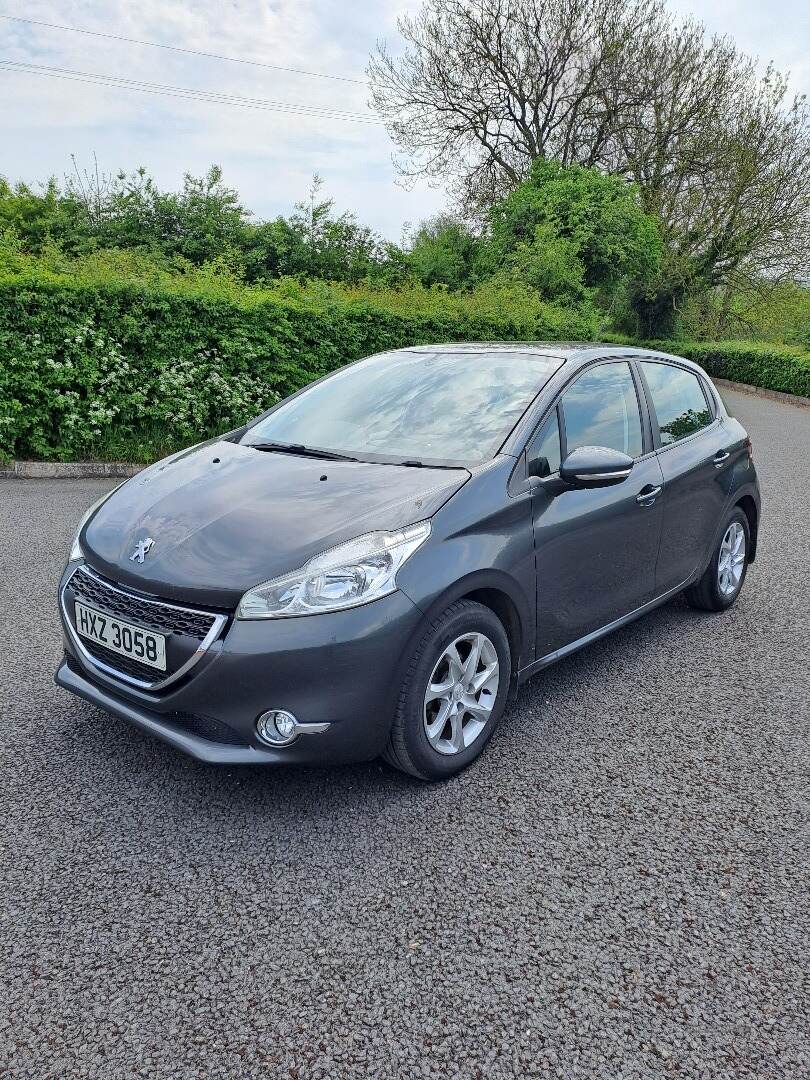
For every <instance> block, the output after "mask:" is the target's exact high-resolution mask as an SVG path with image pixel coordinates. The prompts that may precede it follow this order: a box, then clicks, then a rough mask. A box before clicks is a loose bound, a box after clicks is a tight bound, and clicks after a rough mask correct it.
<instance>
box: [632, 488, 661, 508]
mask: <svg viewBox="0 0 810 1080" xmlns="http://www.w3.org/2000/svg"><path fill="white" fill-rule="evenodd" d="M662 490H663V485H661V484H657V485H655V486H653V485H652V484H647V486H646V487H643V488H642V489H641V491H640V492H639V493H638V495H636V502H637V503H638V505H639V506H652V504H653V503H654V502H655V500H656V499H657V498H658V496H659V495H660V494H661V492H662Z"/></svg>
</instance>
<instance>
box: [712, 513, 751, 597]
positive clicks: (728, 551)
mask: <svg viewBox="0 0 810 1080" xmlns="http://www.w3.org/2000/svg"><path fill="white" fill-rule="evenodd" d="M744 566H745V531H744V529H743V527H742V525H741V524H740V523H739V521H732V523H731V524H730V525H729V527H728V528H727V529H726V532H725V536H724V537H723V541H722V543H721V544H720V555H719V557H718V560H717V586H718V588H719V589H720V592H721V594H722V595H723V596H733V595H734V593H735V592H736V591H737V589H738V588H739V587H740V581H741V580H742V575H743V568H744Z"/></svg>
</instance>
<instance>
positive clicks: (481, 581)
mask: <svg viewBox="0 0 810 1080" xmlns="http://www.w3.org/2000/svg"><path fill="white" fill-rule="evenodd" d="M458 600H472V601H475V602H476V603H479V604H482V605H483V606H484V607H488V608H489V609H490V611H492V612H494V613H495V615H497V616H498V618H499V619H500V620H501V622H502V623H503V626H504V629H505V630H506V636H507V638H508V639H509V649H510V652H511V654H512V656H511V659H512V678H513V680H514V679H516V676H517V672H518V670H519V669H520V667H521V666H524V665H525V664H527V663H530V661H531V659H532V658H533V657H531V656H528V655H527V654H528V653H529V652H530V651H531V650H533V648H534V634H533V632H532V631H533V628H532V624H531V618H532V615H531V611H530V609H529V605H528V603H527V601H526V598H525V597H523V596H522V595H521V590H520V587H519V586H518V584H517V583H516V582H514V581H513V580H512V579H511V578H510V577H509V576H508V575H506V574H502V573H498V572H497V571H480V572H478V573H473V574H470V575H468V576H467V577H464V578H461V579H460V580H458V581H456V582H455V583H454V584H453V585H452V586H450V587H449V588H447V589H445V590H444V591H443V592H441V593H439V595H438V596H436V597H435V598H434V600H433V601H432V602H431V604H430V605H429V607H428V608H427V609H423V610H424V615H425V622H430V621H431V620H432V619H435V618H436V617H437V616H438V615H440V614H441V613H442V612H443V611H444V610H445V608H448V607H450V605H451V604H454V603H456V602H457V601H458Z"/></svg>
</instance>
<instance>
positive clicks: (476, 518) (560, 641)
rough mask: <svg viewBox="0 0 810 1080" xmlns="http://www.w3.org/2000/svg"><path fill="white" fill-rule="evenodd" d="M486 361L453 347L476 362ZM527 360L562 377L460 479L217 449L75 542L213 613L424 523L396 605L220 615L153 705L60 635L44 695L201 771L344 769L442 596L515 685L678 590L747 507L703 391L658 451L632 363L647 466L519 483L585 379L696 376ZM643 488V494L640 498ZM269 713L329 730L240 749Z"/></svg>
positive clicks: (591, 351) (211, 447)
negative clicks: (426, 533) (78, 703)
mask: <svg viewBox="0 0 810 1080" xmlns="http://www.w3.org/2000/svg"><path fill="white" fill-rule="evenodd" d="M491 347H492V346H487V345H480V346H477V347H471V346H466V347H465V351H467V352H470V351H477V352H480V353H482V354H484V356H485V354H486V351H487V349H488V348H491ZM529 347H531V346H527V348H529ZM446 348H448V349H452V348H453V346H446ZM512 348H514V346H512ZM537 348H538V349H539V350H540V351H543V352H545V353H547V354H550V355H556V356H559V357H560V358H561V359H562V360H564V363H562V364H561V366H560V368H559V369H558V370H557V372H556V373H555V374H554V375H553V376H552V378H551V379H550V380H549V382H548V383H547V385H546V386H545V388H544V389H543V390H542V391H541V392H540V393H539V395H538V397H537V398H536V399H535V401H534V402H533V403H532V405H531V407H530V408H529V409H528V410H527V412H526V413H525V414H524V416H523V417H522V418H521V420H520V421H519V422H518V424H517V425H516V427H515V429H514V430H513V431H512V432H511V433H510V435H509V436H508V437H507V439H506V440H505V442H504V444H503V446H502V448H501V451H500V453H499V454H497V455H496V456H495V457H494V458H493V460H492V461H490V462H487V463H486V464H484V465H481V466H478V467H476V468H473V469H471V470H469V471H467V470H460V469H453V470H449V469H426V468H422V469H419V468H407V467H399V466H395V465H390V464H378V463H373V464H372V463H351V462H332V461H329V462H326V461H319V460H313V459H309V458H300V457H294V456H290V455H286V454H275V453H269V454H267V453H261V452H258V451H255V450H251V449H248V448H246V447H242V446H239V445H235V444H234V443H233V442H231V441H228V439H227V437H226V438H225V439H224V440H220V441H217V442H213V443H208V444H204V445H203V446H202V447H200V448H198V449H196V450H192V451H190V452H186V453H185V454H182V455H179V456H178V457H177V458H176V459H171V460H169V461H168V462H167V463H161V464H158V465H157V466H154V467H152V468H151V469H150V470H146V471H145V472H144V473H143V474H141V475H140V476H139V477H136V478H134V479H133V480H130V481H128V482H127V483H126V484H125V485H123V486H122V487H121V488H120V489H119V490H118V491H116V492H115V494H114V495H113V496H112V497H111V498H110V499H109V500H108V502H106V503H105V504H104V505H103V506H102V507H101V508H100V510H99V511H97V513H96V514H95V516H94V517H93V518H92V519H91V521H90V523H89V524H88V526H87V527H86V528H85V530H84V535H83V538H82V539H83V544H84V547H85V551H86V555H87V561H88V562H89V563H90V564H91V566H93V567H94V568H95V569H96V570H97V571H99V572H100V573H102V574H105V575H106V576H108V577H110V578H113V579H114V580H115V581H117V582H119V583H121V584H123V585H124V586H127V587H129V588H132V589H135V590H140V591H142V592H144V593H147V594H153V595H157V596H162V597H165V598H167V599H174V600H183V601H185V602H187V603H193V604H195V605H200V606H204V607H210V608H213V609H218V610H225V611H227V612H232V611H233V610H234V609H235V606H236V603H237V601H238V599H239V597H240V596H241V595H242V594H243V593H244V592H245V591H246V590H247V589H248V588H250V587H252V586H255V585H256V584H258V583H260V582H262V581H264V580H267V579H269V578H271V577H274V576H276V575H278V574H281V573H284V572H286V571H289V570H293V569H296V568H298V567H300V566H301V565H303V564H304V563H305V562H306V561H307V559H309V558H310V557H312V556H313V555H315V554H317V553H319V552H321V551H323V550H324V549H326V548H328V547H331V546H333V545H335V544H337V543H340V542H341V541H343V540H347V539H350V538H351V537H354V536H358V535H360V534H361V533H363V532H367V531H372V530H374V529H394V528H398V527H402V526H405V525H407V524H410V523H412V522H415V521H418V520H421V519H425V518H430V519H431V525H432V533H431V536H430V538H429V540H428V541H427V542H426V543H425V545H424V546H423V547H422V548H420V549H419V550H418V552H417V553H416V554H415V555H414V556H413V557H412V558H411V559H410V560H409V561H408V562H406V564H405V565H404V567H403V568H402V570H401V571H400V573H399V576H398V585H399V590H398V592H396V593H394V594H392V595H391V596H388V597H385V598H384V599H382V600H378V601H375V602H373V603H370V604H367V605H365V606H362V607H358V608H354V609H351V610H348V611H344V612H339V613H330V614H323V615H316V616H307V617H300V618H291V619H277V620H266V621H258V622H241V621H238V620H234V619H230V620H229V621H228V624H227V627H226V631H225V633H224V635H223V637H222V638H221V639H220V640H219V641H217V642H216V643H215V644H214V646H213V647H212V648H211V650H210V651H209V653H208V654H207V655H206V656H205V657H204V658H203V659H202V661H201V662H200V663H199V664H198V665H197V667H196V668H194V670H193V672H192V673H191V675H190V676H189V677H188V678H187V679H186V680H185V681H184V682H182V683H179V684H178V685H177V686H175V687H172V688H171V689H170V690H167V691H166V692H164V693H163V694H150V693H144V692H141V691H138V690H135V689H133V688H128V687H126V686H124V685H123V684H121V683H120V682H118V681H117V680H115V679H114V678H111V677H108V676H104V675H103V674H101V673H99V672H98V671H95V670H91V669H90V668H89V667H85V666H83V665H82V663H81V662H80V661H79V659H78V658H77V657H76V655H75V650H74V648H73V646H72V645H71V643H70V640H69V637H68V638H67V639H66V650H67V653H68V657H69V659H68V660H67V661H66V662H65V663H63V664H62V666H61V667H60V669H59V672H58V673H57V682H59V683H60V685H62V686H65V687H66V688H67V689H69V690H72V691H73V692H74V693H77V694H79V695H80V696H82V697H85V698H87V699H88V700H91V701H95V702H96V703H97V704H99V705H101V706H102V707H104V708H107V709H109V710H110V711H112V712H116V713H118V714H119V715H121V716H123V717H125V718H126V719H128V720H130V721H132V722H134V723H137V724H139V725H140V726H142V727H144V728H145V729H147V730H150V731H152V732H154V733H155V734H157V735H159V736H160V737H161V738H163V739H165V740H166V741H168V742H171V743H173V744H174V745H176V746H179V747H180V748H181V749H183V750H186V751H187V752H189V753H192V754H195V755H196V756H198V757H201V758H204V759H205V760H217V761H229V762H234V761H267V762H296V761H298V762H313V761H347V760H355V759H361V758H364V757H373V756H375V755H376V754H378V753H379V752H380V751H381V750H382V748H383V747H384V745H385V742H386V739H387V736H388V729H389V726H390V722H391V717H392V714H393V709H394V706H395V701H396V696H397V693H398V690H399V686H400V685H401V681H402V678H403V677H404V673H405V670H406V668H407V663H408V660H409V658H410V656H411V655H412V653H413V650H414V648H415V647H416V644H417V643H418V641H419V639H420V637H421V636H422V634H423V633H424V628H425V624H426V621H427V620H429V619H430V618H431V617H433V616H435V615H436V614H438V613H440V612H441V611H442V610H443V609H444V608H445V607H446V606H447V605H448V604H449V603H451V602H452V601H453V600H454V599H457V598H460V597H462V596H469V595H470V594H475V595H476V596H478V597H479V598H480V599H483V600H485V602H488V603H491V604H493V606H495V607H496V610H498V612H499V614H500V615H501V617H502V618H503V619H504V621H505V622H506V623H507V626H508V629H509V632H510V637H511V639H512V644H513V654H514V657H513V659H514V669H515V670H514V676H515V679H516V681H517V680H520V679H522V678H526V677H528V676H529V675H530V674H532V673H533V672H534V671H536V670H538V669H539V668H541V667H543V666H545V665H546V664H548V663H549V662H551V661H553V660H554V659H556V658H558V657H559V656H560V655H564V654H566V653H568V652H571V651H573V650H574V649H576V648H579V647H581V646H582V645H583V644H587V642H588V641H590V640H594V639H595V638H596V637H599V636H601V635H602V634H603V633H605V632H608V631H609V630H610V629H612V628H614V627H615V626H617V625H621V624H622V623H624V622H626V621H628V620H629V619H631V618H634V617H636V616H637V615H639V614H641V613H643V611H645V610H649V608H650V607H652V606H654V605H655V604H656V603H659V602H661V601H662V600H663V599H666V598H667V597H668V596H669V595H671V594H672V592H673V591H676V590H677V589H679V588H682V587H683V586H685V585H687V584H689V583H690V582H691V581H693V580H695V579H696V578H697V577H698V576H699V575H700V573H702V571H703V569H704V568H705V566H706V565H707V563H708V559H709V556H710V553H711V550H712V548H713V545H714V544H715V543H716V539H717V531H718V529H719V527H720V525H721V523H722V520H723V517H724V515H725V514H726V513H727V511H728V509H729V508H730V507H731V506H732V505H733V504H734V503H736V502H738V501H740V499H748V500H749V508H750V506H753V508H754V513H755V515H758V512H759V492H758V486H757V480H756V473H755V470H754V467H753V464H751V463H750V461H749V457H748V454H747V450H746V434H745V431H744V430H743V428H742V427H741V425H740V424H739V423H737V421H736V420H734V419H733V418H731V417H729V416H727V415H726V413H725V410H724V409H723V407H722V404H721V403H720V401H719V396H717V395H716V392H715V391H714V390H713V388H712V387H711V384H710V383H709V382H708V381H707V382H706V383H705V385H706V388H707V393H709V394H710V395H711V398H712V399H713V400H715V401H716V404H717V416H716V419H715V421H714V422H713V424H712V425H711V426H710V427H709V428H707V429H705V430H704V431H702V432H700V433H698V434H696V435H694V436H692V437H690V438H688V439H685V440H683V441H682V442H679V443H676V444H675V445H674V446H672V447H666V448H660V440H659V439H658V433H657V427H656V424H655V418H654V413H653V412H652V410H651V409H650V407H649V404H648V400H647V396H646V393H645V390H644V385H643V380H642V379H641V378H640V375H639V372H638V368H637V365H635V364H633V369H634V372H635V377H636V380H637V387H638V389H639V392H640V395H641V397H640V400H641V405H642V412H643V419H644V429H645V430H644V450H645V453H644V454H643V455H642V457H641V458H639V459H638V460H637V461H636V462H635V463H634V465H633V468H632V471H631V473H630V476H629V477H628V478H627V479H626V480H624V481H622V482H621V483H619V484H614V485H612V486H608V487H602V488H594V489H589V490H567V491H565V492H564V493H562V494H557V495H556V496H555V495H553V494H552V491H551V489H550V487H549V485H547V484H545V485H544V483H543V482H542V481H540V482H539V481H538V480H537V478H534V477H529V476H528V475H527V469H526V455H525V453H524V451H525V449H526V445H527V443H528V442H529V440H530V438H531V437H532V435H533V434H534V432H535V431H536V430H537V428H538V426H539V425H540V423H541V422H542V420H543V419H544V418H545V416H547V415H548V413H549V412H550V410H551V409H552V408H553V407H554V406H555V403H556V401H557V399H558V397H559V395H560V393H561V392H562V391H563V390H564V388H565V387H566V386H567V385H569V384H570V383H571V382H572V381H573V380H574V379H575V378H576V377H577V376H578V374H580V373H581V371H582V370H583V368H584V367H586V366H587V365H589V364H592V363H595V362H599V361H602V360H604V359H606V358H609V359H616V358H619V357H624V358H626V359H629V360H630V361H631V363H632V361H633V360H634V359H635V358H638V357H640V356H658V357H660V358H665V359H668V360H671V361H672V362H675V363H678V364H680V365H682V366H684V367H686V368H688V369H689V370H691V371H695V372H698V373H699V374H700V375H701V377H702V378H703V379H705V378H706V377H705V374H704V373H702V372H701V370H700V369H699V368H698V367H697V366H696V365H693V364H690V363H689V362H688V361H685V360H681V359H679V358H675V357H665V356H664V354H653V353H648V352H644V351H642V350H630V349H625V348H616V347H610V346H587V347H583V346H570V347H566V346H552V345H550V346H538V347H537ZM726 452H727V453H728V456H727V457H724V460H723V461H722V462H717V461H716V460H715V458H716V457H717V455H718V454H719V455H720V456H723V455H725V454H726ZM215 459H218V460H215ZM322 476H326V477H327V479H326V480H322V479H321V477H322ZM658 487H660V488H661V491H660V493H659V494H657V495H655V496H654V497H652V498H650V499H648V500H646V501H642V502H639V499H638V497H639V496H642V499H643V496H644V493H645V492H649V491H654V490H655V489H656V488H658ZM754 524H755V525H756V521H755V522H754ZM147 535H149V536H153V537H155V538H156V540H157V543H156V545H155V548H154V549H153V551H152V552H151V553H150V555H149V556H148V558H147V560H146V562H145V563H144V564H143V566H140V565H138V564H135V563H132V562H131V561H130V560H129V555H130V553H131V551H132V549H133V548H134V546H135V544H136V542H137V540H138V539H142V538H143V537H145V536H147ZM71 569H72V568H71V567H69V568H68V572H69V571H70V570H71ZM68 614H69V616H70V612H69V613H68ZM267 708H286V709H289V711H291V712H293V713H294V714H295V715H296V716H297V717H298V719H299V720H302V721H305V722H320V721H328V722H330V723H331V725H332V726H331V728H330V729H329V731H328V732H327V733H326V734H324V735H319V736H309V737H303V738H301V739H300V740H299V741H298V742H296V743H294V744H293V745H292V746H290V747H289V748H286V749H283V750H270V749H268V748H266V747H264V746H262V745H261V744H260V743H258V742H257V741H256V739H255V734H254V726H253V725H254V722H255V719H256V716H257V715H258V714H259V713H260V712H262V711H264V710H265V709H267ZM173 712H188V713H195V714H200V715H204V716H206V717H213V718H215V719H219V720H222V721H224V722H226V723H228V724H229V725H230V726H231V727H232V728H233V729H234V730H236V731H238V732H239V733H241V735H242V736H243V738H244V743H245V745H244V746H243V747H230V746H222V745H217V744H214V743H211V742H208V741H206V740H205V739H202V738H200V737H197V736H189V735H187V734H184V733H183V732H181V731H180V730H178V729H177V727H176V726H173V724H172V723H171V721H170V720H168V719H167V716H168V714H170V713H173Z"/></svg>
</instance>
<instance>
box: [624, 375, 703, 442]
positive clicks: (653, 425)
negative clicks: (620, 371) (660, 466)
mask: <svg viewBox="0 0 810 1080" xmlns="http://www.w3.org/2000/svg"><path fill="white" fill-rule="evenodd" d="M634 360H635V365H634V366H636V367H637V368H638V377H639V379H640V381H641V385H642V387H643V389H644V397H645V400H646V404H647V410H648V414H649V420H650V429H651V433H652V442H653V447H654V449H655V452H656V453H662V452H663V451H665V450H670V449H671V448H672V447H673V446H680V445H681V444H682V443H685V442H688V440H689V439H696V438H697V437H698V436H700V435H703V434H704V433H705V432H706V431H708V430H709V428H711V427H712V426H713V425H714V424H716V423H717V422H718V419H719V414H718V411H717V406H716V403H715V402H714V399H713V396H712V395H710V394H709V390H708V387H707V386H706V380H705V379H704V378H702V376H701V373H700V372H699V371H695V369H694V368H691V367H689V366H688V365H687V364H678V363H676V362H675V361H674V360H670V359H668V358H667V357H663V356H636V357H634ZM642 364H662V365H663V366H664V367H672V368H678V369H679V370H680V371H685V372H686V373H687V374H689V375H693V376H694V377H695V379H697V383H698V386H699V387H700V391H701V393H702V394H703V397H704V399H705V401H706V407H707V408H708V410H709V416H710V417H711V420H710V421H709V423H708V424H706V426H705V427H701V428H698V429H697V431H691V432H690V433H689V434H688V435H683V436H682V437H681V438H680V439H676V440H675V441H674V442H671V443H667V444H666V445H664V443H662V442H661V429H660V427H659V424H658V414H657V413H656V411H655V403H654V402H653V396H652V391H651V390H650V385H649V383H648V382H647V379H646V376H645V375H644V369H643V368H642V366H641V365H642Z"/></svg>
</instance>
